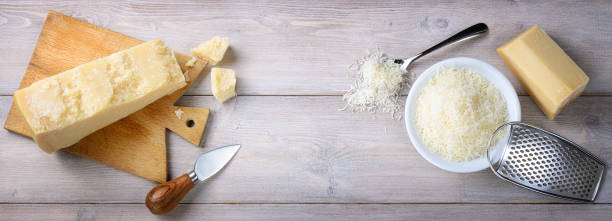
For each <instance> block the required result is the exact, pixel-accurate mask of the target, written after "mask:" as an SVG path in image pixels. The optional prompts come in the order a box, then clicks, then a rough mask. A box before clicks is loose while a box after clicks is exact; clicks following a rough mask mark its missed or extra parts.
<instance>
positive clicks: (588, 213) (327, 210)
mask: <svg viewBox="0 0 612 221" xmlns="http://www.w3.org/2000/svg"><path fill="white" fill-rule="evenodd" d="M610 210H612V205H608V204H606V205H592V204H575V205H572V204H567V205H563V204H557V205H542V204H535V205H515V204H467V205H460V204H180V205H179V206H178V207H177V208H176V209H175V210H174V211H173V212H171V213H169V214H168V215H166V216H154V215H151V214H149V213H148V211H147V209H146V208H145V207H144V206H143V205H137V204H59V205H53V204H16V205H0V213H2V215H3V217H2V218H3V220H7V221H10V220H41V219H42V220H75V219H76V220H116V221H121V220H266V221H273V220H283V221H285V220H309V221H310V220H351V221H353V220H414V221H419V220H424V221H431V220H440V221H444V220H448V221H457V220H507V221H513V220H516V221H524V220H550V221H553V220H554V221H575V220H585V219H588V220H591V221H599V220H601V221H608V220H610Z"/></svg>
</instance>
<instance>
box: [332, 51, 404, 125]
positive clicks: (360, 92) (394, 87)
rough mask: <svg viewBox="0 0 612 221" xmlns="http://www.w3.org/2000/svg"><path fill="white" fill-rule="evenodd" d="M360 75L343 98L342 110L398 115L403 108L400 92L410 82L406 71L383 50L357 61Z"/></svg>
mask: <svg viewBox="0 0 612 221" xmlns="http://www.w3.org/2000/svg"><path fill="white" fill-rule="evenodd" d="M356 64H357V72H358V75H359V78H358V79H357V80H356V81H355V83H354V84H353V85H352V86H351V87H350V89H349V90H348V91H347V92H346V93H345V94H344V96H343V97H342V98H343V100H345V101H346V103H347V104H346V106H345V107H344V108H343V109H342V110H351V111H370V112H375V111H378V110H380V111H383V112H388V113H391V114H392V116H393V117H394V118H395V113H397V112H398V111H399V109H400V107H401V105H400V104H399V101H398V98H399V93H400V91H401V90H402V88H403V86H404V85H405V84H406V82H407V80H408V79H407V77H406V71H404V70H402V69H401V68H400V65H398V64H396V63H394V60H393V59H389V58H388V57H387V56H386V55H384V54H383V53H381V52H377V53H371V54H369V55H368V56H366V57H364V58H362V59H360V60H358V61H357V63H356Z"/></svg>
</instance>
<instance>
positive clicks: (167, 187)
mask: <svg viewBox="0 0 612 221" xmlns="http://www.w3.org/2000/svg"><path fill="white" fill-rule="evenodd" d="M194 185H195V184H194V182H193V181H192V179H191V178H190V177H189V175H187V174H183V175H182V176H180V177H177V178H176V179H173V180H170V181H168V182H165V183H162V184H159V185H157V186H156V187H154V188H153V189H151V191H149V193H148V194H147V199H146V202H145V204H146V205H147V208H149V210H150V211H151V213H153V214H156V215H162V214H165V213H167V212H170V211H171V210H172V209H174V207H176V205H178V203H179V202H180V201H181V199H183V197H184V196H185V194H187V193H188V192H189V190H191V188H193V186H194Z"/></svg>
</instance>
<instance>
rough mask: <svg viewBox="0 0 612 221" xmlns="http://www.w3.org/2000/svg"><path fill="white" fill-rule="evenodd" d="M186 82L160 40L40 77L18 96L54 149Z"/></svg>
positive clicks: (37, 135)
mask: <svg viewBox="0 0 612 221" xmlns="http://www.w3.org/2000/svg"><path fill="white" fill-rule="evenodd" d="M185 85H186V83H185V78H184V77H183V73H182V72H181V68H180V66H179V65H178V62H177V61H176V58H175V57H174V53H173V52H172V51H171V50H170V49H169V48H167V47H166V46H165V45H164V44H163V42H162V41H159V40H155V41H150V42H146V43H143V44H140V45H137V46H134V47H132V48H129V49H126V50H124V51H120V52H117V53H114V54H112V55H110V56H108V57H104V58H100V59H97V60H94V61H92V62H89V63H86V64H83V65H80V66H77V67H75V68H73V69H70V70H67V71H65V72H62V73H59V74H56V75H54V76H51V77H48V78H45V79H42V80H40V81H37V82H35V83H33V84H32V85H30V86H29V87H27V88H23V89H20V90H18V91H16V92H15V94H14V98H15V101H16V103H17V105H18V107H19V110H20V111H21V113H22V115H23V116H24V118H25V120H26V122H27V124H28V127H29V129H30V130H31V131H32V134H33V138H34V140H35V141H36V143H37V144H38V146H39V147H40V148H41V149H43V150H44V151H45V152H47V153H52V152H55V151H57V150H59V149H61V148H64V147H68V146H70V145H72V144H75V143H77V142H78V141H79V140H80V139H82V138H84V137H85V136H87V135H89V134H91V133H93V132H94V131H96V130H99V129H101V128H103V127H105V126H108V125H110V124H112V123H113V122H115V121H118V120H120V119H121V118H124V117H126V116H128V115H129V114H131V113H134V112H136V111H138V110H140V109H142V108H144V107H145V106H147V105H149V104H150V103H152V102H153V101H155V100H157V99H159V98H161V97H163V96H165V95H167V94H170V93H172V92H174V91H175V90H177V89H180V88H182V87H184V86H185Z"/></svg>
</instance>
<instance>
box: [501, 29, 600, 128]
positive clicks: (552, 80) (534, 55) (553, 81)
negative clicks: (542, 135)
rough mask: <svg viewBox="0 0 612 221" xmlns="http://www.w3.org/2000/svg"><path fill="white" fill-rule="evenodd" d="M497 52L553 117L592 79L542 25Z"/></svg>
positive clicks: (531, 94)
mask: <svg viewBox="0 0 612 221" xmlns="http://www.w3.org/2000/svg"><path fill="white" fill-rule="evenodd" d="M497 53H498V54H499V55H500V56H501V58H502V59H503V60H504V63H506V65H507V66H508V68H509V69H510V70H511V71H512V73H513V74H514V76H515V77H516V78H517V79H518V80H519V82H520V83H521V85H522V86H523V87H524V88H525V90H526V91H527V93H529V95H530V96H531V98H532V99H533V100H534V101H535V103H536V104H537V105H538V106H539V107H540V109H541V110H542V112H544V114H546V116H547V117H548V118H549V119H551V120H552V119H554V118H555V117H556V116H557V115H558V114H559V113H560V112H561V110H562V109H563V108H564V107H565V106H566V105H567V104H568V103H569V102H571V101H572V100H574V99H576V98H577V97H578V96H580V94H582V92H583V91H584V88H585V87H586V85H587V83H588V82H589V77H588V76H587V75H586V74H585V73H584V71H582V69H580V67H578V65H576V63H575V62H574V61H573V60H572V59H571V58H570V57H569V56H567V54H566V53H565V52H564V51H563V50H562V49H561V47H559V45H557V43H555V42H554V41H553V40H552V39H551V38H550V37H549V36H548V35H547V34H546V33H545V32H544V31H543V30H542V29H540V27H538V26H534V27H531V28H529V29H527V30H526V31H525V32H523V33H521V34H520V35H518V36H516V37H515V38H514V39H512V40H510V41H509V42H507V43H506V44H504V45H502V46H501V47H499V48H498V49H497Z"/></svg>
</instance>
